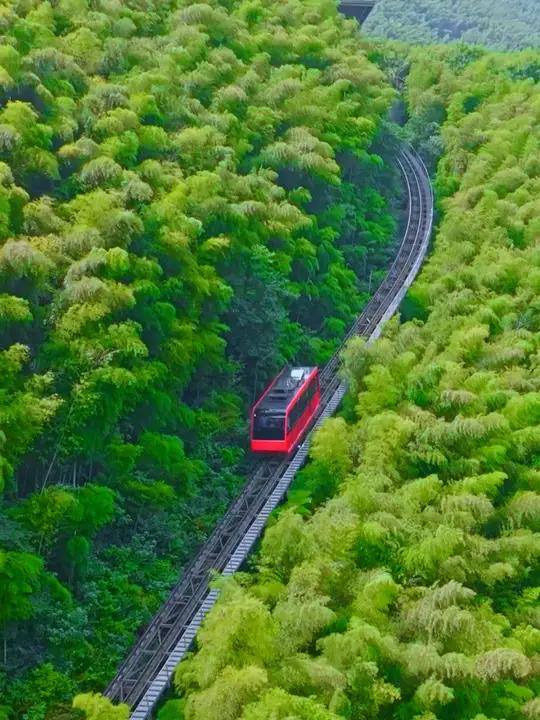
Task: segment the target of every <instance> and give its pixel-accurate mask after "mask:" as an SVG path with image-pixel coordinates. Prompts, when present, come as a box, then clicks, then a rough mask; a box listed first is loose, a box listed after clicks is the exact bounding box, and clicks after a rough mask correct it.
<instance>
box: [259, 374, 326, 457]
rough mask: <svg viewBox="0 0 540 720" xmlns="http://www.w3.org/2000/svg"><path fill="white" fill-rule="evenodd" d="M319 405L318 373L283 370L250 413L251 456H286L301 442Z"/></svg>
mask: <svg viewBox="0 0 540 720" xmlns="http://www.w3.org/2000/svg"><path fill="white" fill-rule="evenodd" d="M320 404H321V391H320V385H319V369H318V368H316V367H294V368H291V367H286V368H284V369H283V370H282V371H281V372H280V373H279V375H278V376H277V377H276V378H274V380H273V381H272V382H271V383H270V385H269V386H268V387H267V388H266V390H265V391H264V393H263V394H262V396H261V397H260V398H259V400H258V401H257V402H256V404H255V405H254V407H253V409H252V411H251V423H250V444H251V449H252V450H253V452H266V453H290V452H291V451H292V450H294V448H295V447H296V446H297V445H298V443H299V442H300V440H301V439H302V438H303V436H304V434H305V432H306V430H307V428H308V426H309V424H310V422H311V421H312V420H313V417H314V415H315V413H316V412H317V408H318V407H319V405H320Z"/></svg>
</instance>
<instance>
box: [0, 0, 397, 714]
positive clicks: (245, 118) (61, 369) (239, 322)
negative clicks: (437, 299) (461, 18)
mask: <svg viewBox="0 0 540 720" xmlns="http://www.w3.org/2000/svg"><path fill="white" fill-rule="evenodd" d="M0 32H1V42H0V484H1V487H2V494H1V501H0V502H1V504H0V643H1V653H0V717H2V718H9V720H15V718H16V719H17V720H45V719H46V720H53V719H54V720H60V718H62V720H67V719H68V718H74V717H80V716H81V713H82V711H83V709H86V710H87V711H88V712H89V713H91V715H90V716H91V717H97V715H96V713H98V712H101V711H100V710H99V707H101V705H102V703H103V701H102V700H101V699H99V698H96V697H95V696H93V695H91V694H90V691H92V690H95V689H102V688H103V687H104V686H105V685H106V683H107V682H108V680H109V679H110V678H111V677H112V675H113V674H114V671H115V669H116V667H117V665H118V663H119V661H120V660H121V658H122V657H123V656H124V655H125V654H126V652H127V650H128V648H129V646H130V645H131V643H132V642H133V640H134V637H135V635H136V632H137V630H138V629H139V628H140V627H141V625H142V624H144V623H145V622H147V621H148V620H149V618H150V617H151V614H152V613H153V612H154V611H155V610H156V608H157V607H158V606H159V604H160V602H161V601H162V599H163V598H164V597H165V595H166V592H167V590H168V589H169V588H170V586H171V585H172V583H173V582H174V580H175V579H176V577H177V574H178V571H179V567H180V566H181V564H182V563H183V562H185V561H186V560H187V559H188V558H189V556H190V555H191V554H192V553H193V551H194V548H195V547H196V545H197V543H199V542H200V541H201V540H202V539H203V538H204V537H205V535H206V534H207V533H208V531H209V528H211V526H212V523H214V522H215V521H216V519H217V518H218V517H219V516H220V514H221V513H222V512H223V509H224V507H226V505H227V504H228V501H229V500H230V498H231V497H232V496H233V494H234V493H235V492H237V490H238V487H239V485H240V483H241V482H242V476H241V469H242V457H243V454H244V450H243V447H244V446H245V437H246V421H245V418H246V415H247V407H248V405H249V403H250V402H251V400H252V399H253V397H254V395H255V393H256V392H258V390H259V389H260V387H261V385H262V384H263V383H264V382H266V381H268V379H269V377H270V376H271V375H272V373H275V372H276V371H277V369H278V368H279V367H281V366H282V365H283V364H284V363H285V362H286V361H288V360H291V359H294V358H301V360H302V361H303V362H313V363H320V362H323V361H324V360H325V358H327V357H328V356H329V354H330V353H331V352H332V351H333V349H334V348H335V347H336V345H337V344H338V343H339V341H340V338H341V337H342V335H343V331H344V329H345V328H346V327H347V325H348V324H349V323H350V321H351V319H352V318H353V317H354V315H355V314H356V313H357V312H358V310H359V309H360V308H361V307H362V305H363V303H364V302H365V300H366V298H367V296H368V292H367V291H368V277H369V275H370V272H371V271H374V273H375V277H377V273H378V272H379V271H380V269H381V267H383V265H384V263H385V261H386V259H387V258H388V257H389V255H390V253H391V243H392V241H393V237H394V225H395V222H394V219H393V215H392V213H391V212H390V210H391V207H390V206H391V203H393V202H395V190H396V188H397V186H398V183H397V181H396V179H395V178H394V171H393V169H392V167H391V164H389V163H387V162H386V161H385V159H384V158H385V157H386V156H388V154H389V152H390V154H391V150H390V151H388V148H387V143H383V142H381V140H380V128H381V119H382V118H385V117H386V115H387V112H388V108H389V105H390V103H391V102H392V100H393V97H394V93H393V91H392V90H391V89H390V87H389V86H388V84H387V83H386V81H385V79H384V76H383V73H382V72H381V71H380V70H379V69H377V68H376V67H375V66H374V65H373V64H372V63H371V62H370V61H369V60H368V59H367V57H366V54H365V52H363V50H362V46H361V41H360V38H359V35H358V31H357V26H356V24H355V23H354V22H353V21H350V20H345V19H344V18H342V17H341V16H339V15H338V13H337V10H336V6H335V4H334V3H333V2H331V1H330V0H310V1H309V2H305V1H304V0H287V2H283V3H279V4H277V5H276V3H274V2H271V1H270V0H223V2H220V0H208V2H201V3H192V2H189V1H188V0H167V1H166V2H163V1H158V0H155V1H153V0H124V1H123V2H120V1H119V0H51V1H50V2H48V1H45V2H43V1H41V0H7V1H6V2H4V3H3V4H2V7H1V10H0ZM379 274H380V273H379ZM81 690H82V691H84V693H83V696H82V698H79V699H78V701H77V706H76V707H75V708H71V697H72V696H73V694H74V693H75V692H76V691H81ZM92 713H93V714H92ZM111 717H113V715H111ZM114 717H117V715H116V714H115V715H114Z"/></svg>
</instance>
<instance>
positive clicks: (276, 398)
mask: <svg viewBox="0 0 540 720" xmlns="http://www.w3.org/2000/svg"><path fill="white" fill-rule="evenodd" d="M315 369H316V368H315V367H306V366H304V367H287V368H285V370H283V371H282V372H281V373H280V374H279V375H278V376H277V378H276V379H275V380H274V382H273V383H272V385H271V386H270V388H269V389H268V391H267V392H266V394H265V395H263V397H262V398H261V399H260V400H259V402H258V403H257V405H256V410H257V412H258V411H263V412H279V411H281V412H283V413H284V412H285V410H286V409H287V406H288V405H289V403H290V402H291V400H292V399H293V397H294V396H295V395H296V393H297V392H298V390H299V389H300V388H301V387H302V385H303V384H304V383H305V382H306V380H307V379H308V377H309V376H310V375H311V373H312V372H313V371H314V370H315Z"/></svg>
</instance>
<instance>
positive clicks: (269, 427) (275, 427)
mask: <svg viewBox="0 0 540 720" xmlns="http://www.w3.org/2000/svg"><path fill="white" fill-rule="evenodd" d="M253 420H254V421H253V438H254V439H255V440H284V439H285V416H284V415H269V414H266V413H260V412H259V413H255V417H254V419H253Z"/></svg>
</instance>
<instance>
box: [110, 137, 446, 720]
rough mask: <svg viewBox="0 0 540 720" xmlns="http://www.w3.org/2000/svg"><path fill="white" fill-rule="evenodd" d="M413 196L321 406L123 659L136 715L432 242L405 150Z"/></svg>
mask: <svg viewBox="0 0 540 720" xmlns="http://www.w3.org/2000/svg"><path fill="white" fill-rule="evenodd" d="M398 164H399V167H400V170H401V172H402V175H403V179H404V184H405V188H406V190H407V196H408V221H407V226H406V229H405V232H404V236H403V239H402V242H401V245H400V247H399V250H398V252H397V255H396V257H395V260H394V262H393V264H392V266H391V267H390V269H389V271H388V273H387V275H386V277H385V279H384V281H383V282H382V284H381V285H380V287H379V288H378V290H377V292H376V293H375V294H374V296H373V297H372V299H371V300H370V302H369V303H368V305H367V306H366V308H365V310H364V312H363V313H362V314H361V315H360V316H359V317H358V318H357V320H356V322H355V323H354V325H353V326H352V328H351V329H350V331H349V333H348V334H347V337H346V338H345V340H344V343H343V345H342V347H341V348H340V349H339V350H338V352H337V353H336V354H335V355H334V356H333V357H332V359H331V360H330V361H329V362H328V363H327V365H326V366H325V367H324V369H323V371H322V373H321V408H320V410H319V414H318V416H317V418H316V420H315V422H314V424H313V427H312V430H311V432H310V433H309V435H308V436H307V438H306V440H305V441H304V443H303V444H302V445H300V447H299V448H298V449H297V450H296V452H295V453H294V454H292V456H291V457H289V458H287V459H270V460H266V459H262V460H259V461H258V462H257V464H256V465H255V469H254V471H253V473H252V475H251V477H250V478H249V480H248V482H247V483H246V485H245V487H244V489H243V491H242V492H241V494H240V495H239V497H238V498H237V499H236V500H235V501H234V502H233V504H232V505H231V507H230V508H229V510H228V511H227V513H226V514H225V516H224V517H223V519H222V520H221V522H220V523H219V524H218V525H217V527H216V528H215V530H214V532H213V533H212V534H211V536H210V537H209V538H208V540H207V541H206V543H205V544H204V545H203V547H202V548H201V550H200V551H199V553H198V555H197V556H196V557H195V558H194V560H193V561H192V562H191V564H190V565H188V566H187V567H186V569H185V571H184V572H183V574H182V578H181V580H180V581H179V582H178V584H177V585H176V586H175V588H174V589H173V590H172V592H171V595H170V597H169V599H168V600H167V601H166V602H165V604H164V605H163V606H162V608H161V609H160V610H159V612H158V613H157V614H156V615H155V616H154V618H153V620H152V621H151V622H150V624H149V625H148V627H147V628H146V630H145V631H144V634H143V635H142V636H141V637H140V639H139V640H138V642H137V643H136V645H135V646H134V648H133V649H132V651H131V653H130V654H129V655H128V657H127V658H126V660H125V661H124V663H123V664H122V665H121V667H120V669H119V671H118V674H117V676H116V677H115V679H114V680H113V681H112V683H111V684H110V685H109V687H108V688H107V690H106V691H105V694H106V695H107V696H108V697H109V698H110V699H111V700H114V701H116V702H125V703H127V704H128V705H130V706H131V707H132V708H133V711H132V714H131V720H147V719H148V718H150V717H151V716H152V711H153V709H154V707H155V706H156V704H157V702H158V700H159V698H160V697H161V695H162V694H163V692H164V691H165V690H166V688H167V687H168V686H169V684H170V681H171V678H172V675H173V673H174V670H175V668H176V666H177V664H178V663H179V662H180V660H181V659H182V658H183V657H184V656H185V654H186V652H187V651H188V649H189V648H190V646H191V644H192V642H193V640H194V638H195V635H196V634H197V630H198V629H199V627H200V625H201V623H202V621H203V619H204V617H205V615H206V613H207V612H208V611H209V610H210V608H211V607H212V606H213V605H214V603H215V602H216V599H217V597H218V592H217V591H216V590H210V589H209V587H208V583H209V577H210V572H211V571H212V570H217V571H218V572H220V573H221V574H223V575H232V574H233V573H235V572H236V571H237V570H238V569H239V568H240V566H241V565H242V563H243V562H244V560H245V559H246V558H247V556H248V555H249V553H250V551H251V549H252V547H253V545H254V543H255V542H256V540H257V538H258V537H259V536H260V534H261V533H262V531H263V528H264V526H265V524H266V521H267V519H268V517H269V515H270V513H271V512H272V511H273V510H274V509H275V508H276V507H277V506H278V505H279V503H280V502H281V501H282V499H283V497H284V496H285V494H286V492H287V489H288V488H289V486H290V484H291V482H292V480H293V478H294V476H295V475H296V473H297V472H298V470H299V469H300V468H301V467H302V465H303V464H304V463H305V461H306V458H307V454H308V449H309V445H310V441H311V435H312V433H313V432H314V431H315V430H316V429H317V428H318V427H320V425H321V424H322V422H323V421H324V420H325V419H326V418H328V417H330V416H331V415H332V414H333V413H334V412H335V411H336V409H337V408H338V406H339V404H340V403H341V401H342V399H343V396H344V395H345V393H346V391H347V386H346V384H345V383H344V382H343V381H342V380H341V378H340V376H339V372H338V371H339V367H340V356H341V351H342V349H343V347H344V345H345V343H346V342H347V341H348V340H349V339H350V338H351V337H352V336H354V335H362V336H364V337H366V338H367V339H368V342H373V340H375V339H376V338H378V337H379V335H380V334H381V332H382V328H383V325H384V323H385V322H386V321H387V320H388V319H389V318H391V317H392V315H393V314H394V313H395V312H396V310H397V309H398V307H399V305H400V303H401V301H402V300H403V297H404V296H405V293H406V292H407V290H408V288H409V287H410V286H411V284H412V282H413V280H414V278H415V277H416V275H417V273H418V270H419V269H420V266H421V265H422V261H423V259H424V257H425V254H426V252H427V249H428V245H429V240H430V237H431V230H432V224H433V192H432V189H431V183H430V180H429V176H428V173H427V170H426V168H425V166H424V164H423V162H422V160H421V159H420V158H419V157H418V156H417V155H416V154H415V153H414V152H413V151H412V150H408V149H407V150H404V151H403V152H402V153H401V155H400V158H399V160H398Z"/></svg>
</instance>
